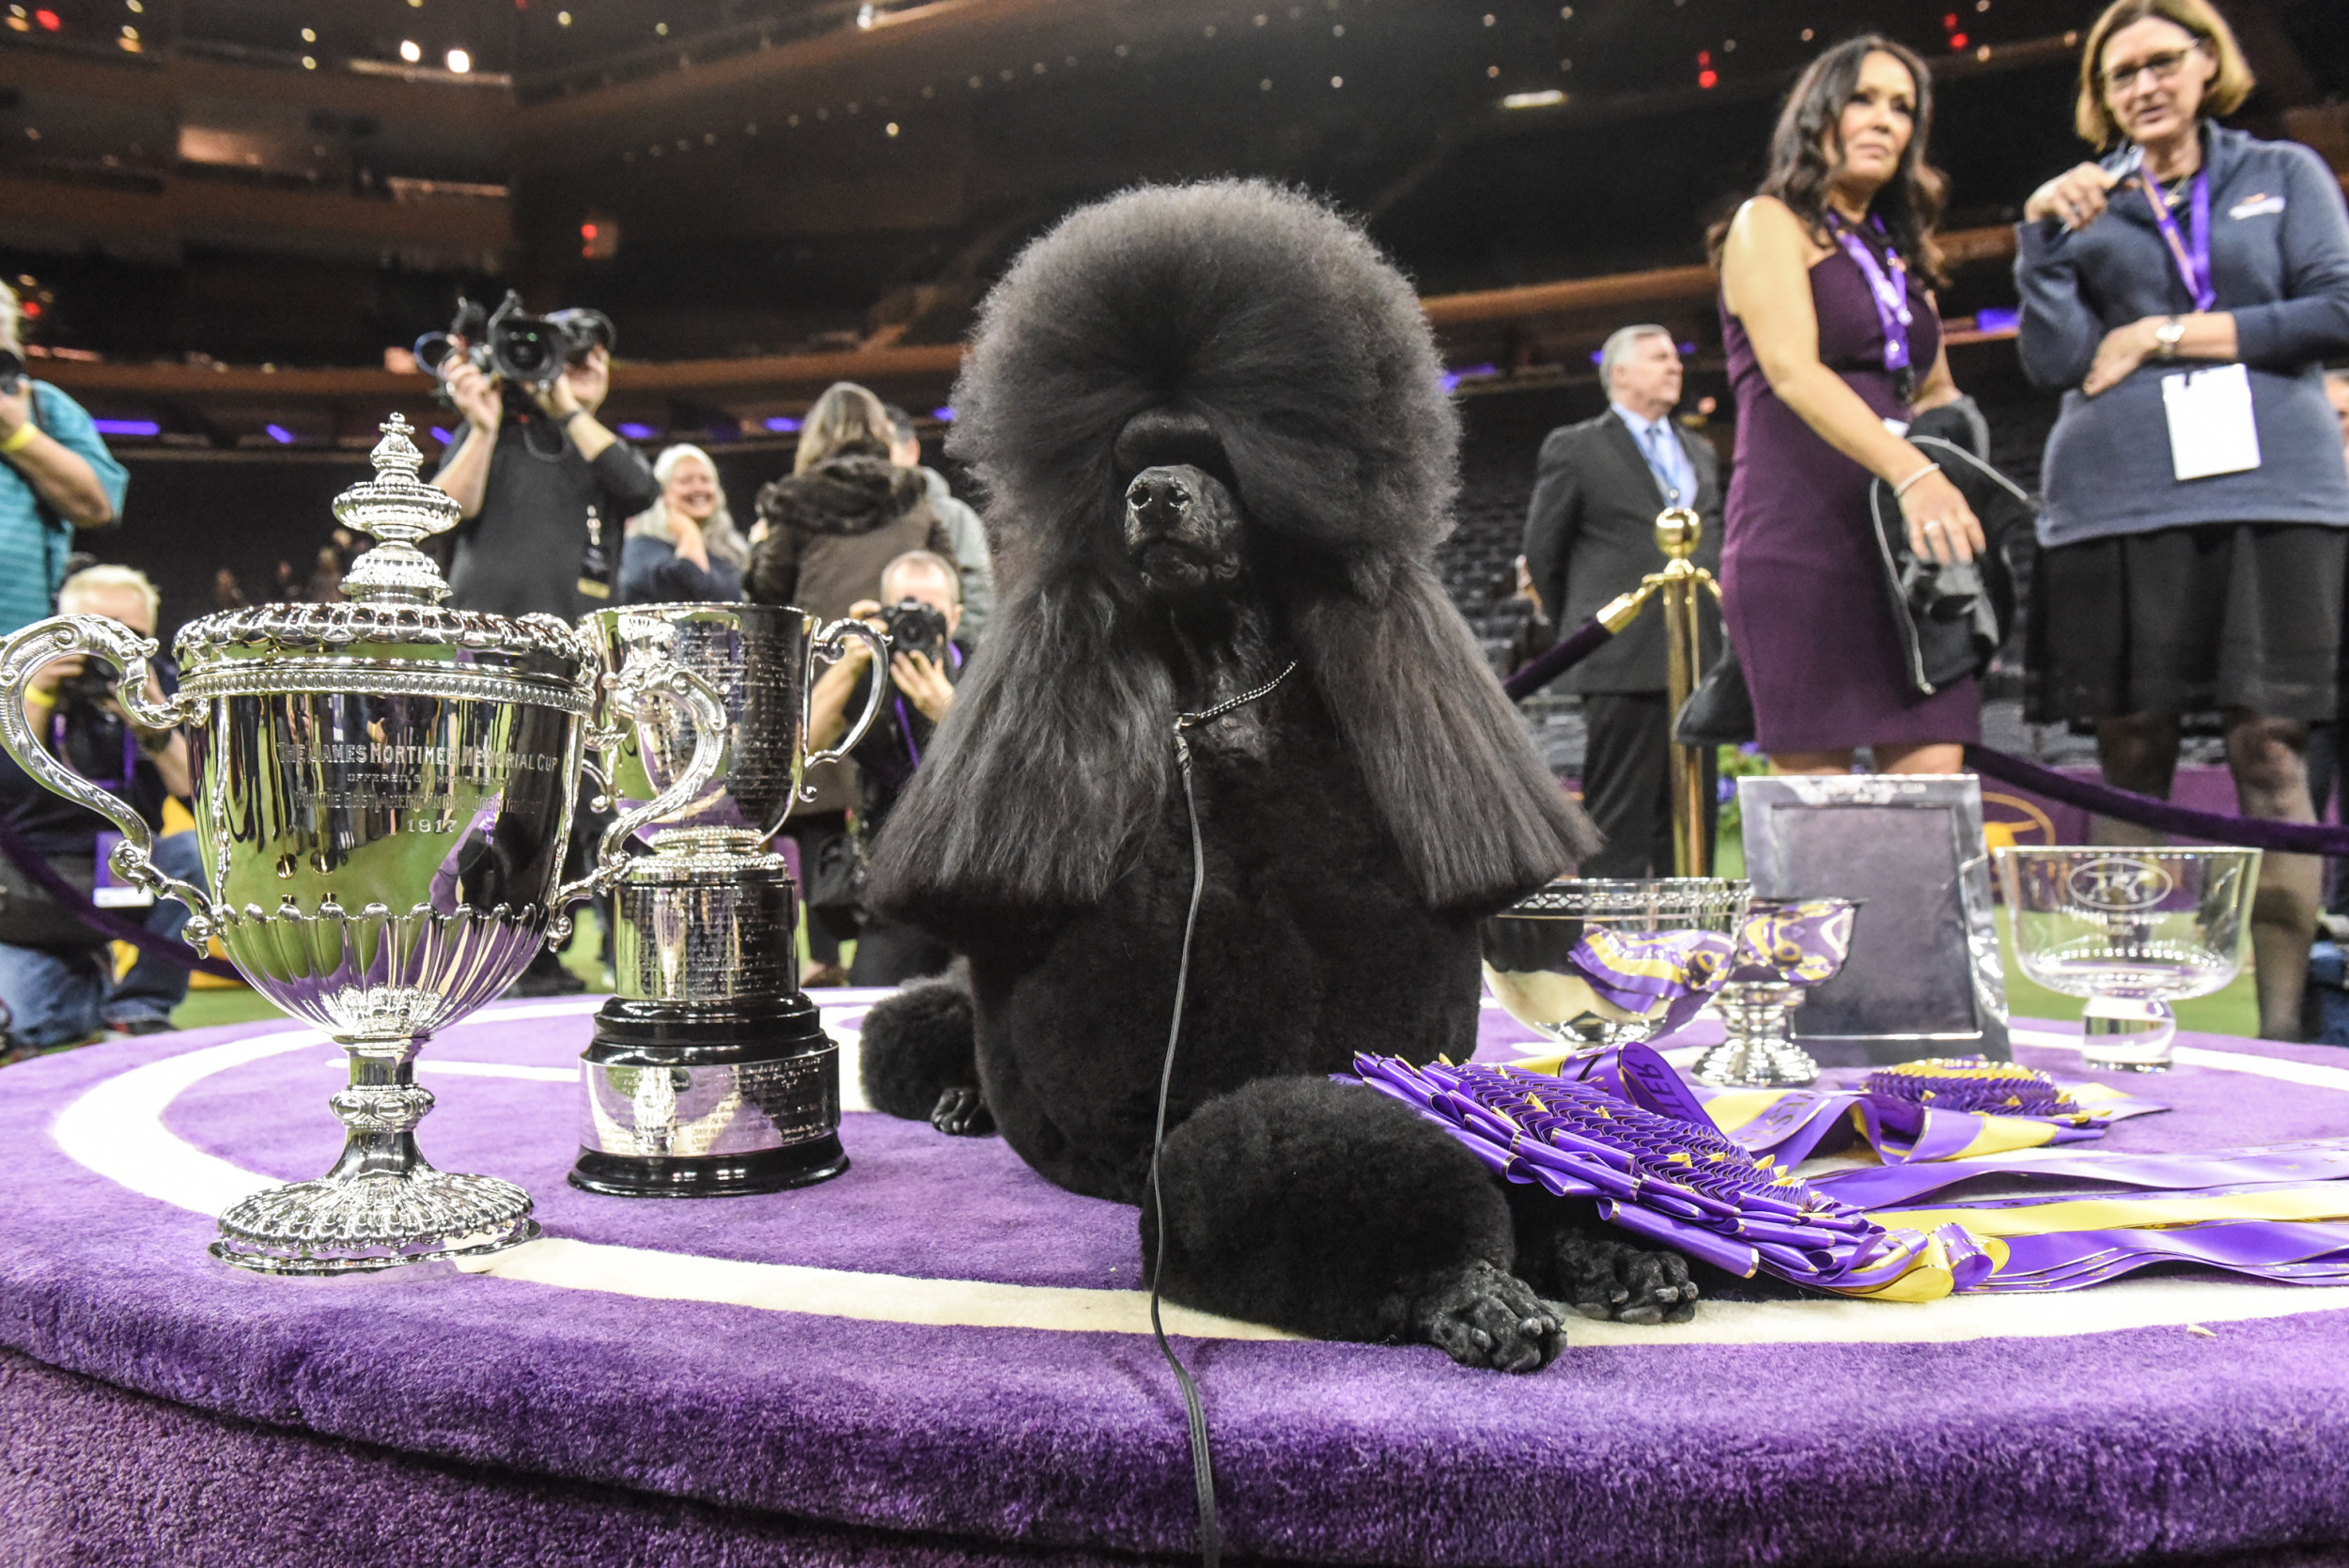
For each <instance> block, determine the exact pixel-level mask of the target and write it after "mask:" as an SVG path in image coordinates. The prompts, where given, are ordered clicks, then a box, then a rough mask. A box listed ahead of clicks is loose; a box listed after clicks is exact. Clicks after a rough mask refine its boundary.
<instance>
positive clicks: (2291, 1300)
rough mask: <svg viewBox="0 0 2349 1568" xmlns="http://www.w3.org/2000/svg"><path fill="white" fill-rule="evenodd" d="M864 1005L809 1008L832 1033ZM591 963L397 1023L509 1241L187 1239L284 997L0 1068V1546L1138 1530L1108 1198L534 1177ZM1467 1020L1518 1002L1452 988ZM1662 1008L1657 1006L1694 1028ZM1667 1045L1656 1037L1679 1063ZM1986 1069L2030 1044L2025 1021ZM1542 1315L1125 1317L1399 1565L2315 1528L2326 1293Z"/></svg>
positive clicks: (2051, 1546)
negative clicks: (531, 998)
mask: <svg viewBox="0 0 2349 1568" xmlns="http://www.w3.org/2000/svg"><path fill="white" fill-rule="evenodd" d="M870 996H871V994H870V993H825V994H823V996H822V998H821V1000H825V1001H828V1002H832V1001H837V1002H839V1003H840V1004H841V1005H837V1006H829V1007H828V1022H829V1023H830V1024H831V1025H832V1029H833V1031H834V1032H835V1034H836V1035H838V1036H839V1037H841V1038H842V1039H843V1040H844V1042H846V1043H848V1044H849V1045H853V1040H854V1028H855V1024H856V1022H857V1020H858V1019H859V1017H861V1016H862V1010H863V1009H862V1005H861V1004H862V1003H863V1002H866V1001H869V1000H870ZM594 1005H595V1001H594V999H570V1000H566V1001H553V1002H524V1003H513V1004H507V1005H504V1006H500V1007H494V1008H491V1009H489V1010H487V1011H485V1012H483V1013H481V1014H480V1015H477V1016H476V1017H474V1018H473V1019H472V1020H470V1021H469V1022H467V1023H466V1024H464V1025H461V1026H459V1028H456V1029H453V1030H450V1031H449V1032H446V1033H445V1034H443V1035H442V1036H441V1037H440V1038H439V1039H437V1040H435V1041H434V1042H433V1043H432V1044H431V1046H430V1047H429V1048H428V1050H427V1051H426V1052H425V1054H424V1056H423V1058H422V1059H421V1062H420V1066H419V1077H420V1079H421V1080H422V1081H423V1082H425V1083H426V1084H428V1086H430V1087H431V1088H432V1089H433V1091H434V1092H435V1094H438V1095H439V1096H440V1109H439V1110H437V1111H436V1112H435V1113H434V1114H433V1115H432V1116H431V1117H430V1118H429V1119H428V1121H427V1122H426V1123H425V1125H424V1127H423V1129H422V1135H421V1136H422V1141H423V1144H424V1147H425V1150H426V1153H427V1154H428V1157H431V1158H432V1159H433V1160H434V1161H435V1162H436V1163H438V1164H441V1165H443V1166H444V1167H446V1168H450V1169H455V1170H465V1171H478V1172H489V1173H491V1174H495V1175H500V1176H505V1177H508V1178H510V1179H512V1180H515V1181H519V1182H521V1183H522V1184H523V1185H524V1186H526V1187H527V1188H529V1189H530V1191H531V1192H532V1194H533V1195H534V1196H535V1197H536V1198H537V1203H538V1214H539V1218H540V1219H541V1220H542V1221H543V1222H544V1223H545V1226H546V1230H547V1237H548V1239H546V1240H545V1241H542V1242H539V1243H536V1244H534V1245H532V1246H529V1247H525V1248H521V1249H517V1250H514V1251H511V1252H508V1253H505V1254H501V1255H499V1256H498V1257H496V1258H493V1259H488V1260H481V1261H482V1263H484V1264H485V1265H487V1266H486V1267H480V1268H474V1269H470V1270H466V1271H460V1270H459V1268H457V1267H454V1266H451V1265H425V1266H419V1267H413V1268H408V1269H400V1270H394V1271H392V1272H390V1273H386V1274H379V1275H372V1276H364V1277H359V1278H353V1279H347V1280H335V1281H303V1280H280V1279H271V1278H262V1277H257V1276H252V1275H247V1274H242V1273H239V1272H236V1271H233V1270H231V1269H229V1268H226V1267H225V1266H223V1265H218V1264H216V1263H214V1262H213V1261H212V1260H211V1259H210V1258H209V1257H208V1256H207V1255H206V1254H205V1251H204V1247H205V1244H206V1243H207V1242H208V1241H209V1240H210V1236H211V1232H212V1227H211V1221H210V1218H209V1216H210V1213H211V1212H212V1211H213V1210H215V1209H217V1208H218V1207H219V1206H221V1205H222V1204H223V1203H226V1202H227V1201H228V1200H229V1199H231V1198H233V1197H235V1196H236V1195H238V1194H239V1193H241V1192H242V1191H246V1190H250V1189H251V1188H253V1187H254V1186H255V1185H257V1183H258V1182H259V1181H261V1180H263V1179H265V1178H266V1179H288V1178H303V1177H309V1176H314V1175H317V1174H318V1173H319V1172H322V1171H323V1170H325V1169H326V1167H327V1165H328V1164H329V1163H330V1162H331V1161H332V1159H333V1157H334V1153H335V1151H336V1149H337V1147H338V1146H339V1132H340V1129H339V1127H338V1126H337V1125H336V1124H335V1123H334V1120H333V1118H332V1117H331V1116H330V1115H329V1114H328V1112H327V1110H326V1106H325V1099H326V1096H327V1095H328V1094H330V1093H332V1091H333V1090H334V1088H335V1087H336V1085H337V1083H338V1081H339V1074H340V1071H341V1063H342V1057H341V1053H340V1052H339V1051H337V1050H335V1049H334V1048H332V1047H331V1046H329V1045H328V1044H327V1043H326V1042H325V1041H324V1040H323V1039H322V1038H320V1037H319V1036H318V1035H316V1034H314V1033H310V1032H306V1031H303V1030H300V1029H297V1028H295V1027H294V1026H292V1025H290V1024H286V1025H244V1026H238V1027H231V1028H224V1029H215V1030H209V1031H204V1032H194V1033H188V1034H179V1035H170V1036H163V1037H156V1038H149V1039H144V1040H138V1041H126V1042H122V1043H117V1044H111V1045H104V1046H99V1047H94V1048H89V1049H86V1050H81V1051H74V1052H70V1053H66V1054H64V1055H59V1056H53V1057H47V1058H42V1059H39V1060H36V1061H32V1062H28V1063H21V1064H19V1065H16V1066H12V1067H8V1068H6V1069H0V1139H4V1140H5V1147H6V1148H7V1149H8V1152H9V1160H8V1198H9V1202H8V1207H7V1216H8V1220H7V1224H6V1227H5V1230H0V1452H4V1453H5V1460H6V1467H7V1474H6V1476H5V1477H0V1562H5V1563H8V1564H17V1563H27V1564H30V1563H39V1564H53V1563H66V1564H81V1563H88V1564H105V1565H108V1568H133V1565H146V1564H158V1565H160V1564H170V1565H173V1568H210V1565H214V1564H220V1565H230V1564H233V1565H239V1568H243V1565H254V1568H258V1565H263V1564H333V1565H342V1564H350V1565H353V1568H356V1565H359V1564H366V1565H368V1568H381V1565H384V1564H397V1565H399V1568H434V1565H440V1564H459V1563H463V1564H487V1563H497V1564H504V1563H530V1564H573V1563H576V1564H590V1563H593V1564H599V1565H627V1568H655V1565H670V1564H675V1565H678V1568H685V1565H692V1568H738V1565H740V1568H748V1565H766V1564H819V1563H820V1564H836V1563H851V1564H863V1563H916V1564H937V1565H941V1568H944V1565H959V1564H978V1563H999V1562H1016V1563H1037V1564H1092V1563H1110V1562H1132V1561H1134V1560H1161V1559H1163V1560H1175V1559H1179V1558H1181V1557H1182V1556H1183V1555H1184V1554H1185V1552H1186V1549H1187V1548H1188V1546H1189V1545H1190V1541H1191V1536H1192V1530H1193V1527H1194V1514H1193V1507H1192V1498H1191V1477H1190V1463H1189V1455H1188V1452H1187V1450H1186V1446H1185V1440H1184V1427H1183V1417H1182V1406H1181V1403H1180V1400H1179V1397H1178V1395H1177V1393H1176V1390H1175V1385H1174V1383H1173V1381H1172V1379H1171V1377H1170V1376H1169V1374H1168V1373H1167V1371H1166V1369H1165V1367H1164V1365H1163V1364H1162V1363H1161V1362H1160V1361H1159V1358H1158V1354H1157V1351H1156V1350H1155V1348H1154V1347H1153V1345H1152V1343H1151V1342H1150V1339H1149V1337H1148V1335H1147V1332H1146V1324H1147V1318H1146V1313H1145V1312H1144V1308H1143V1302H1144V1299H1145V1298H1144V1297H1143V1296H1142V1295H1141V1294H1140V1293H1139V1292H1137V1291H1136V1290H1135V1288H1134V1287H1135V1284H1136V1276H1137V1272H1138V1268H1139V1265H1140V1261H1141V1260H1140V1255H1139V1243H1138V1240H1137V1236H1136V1219H1135V1215H1134V1213H1133V1211H1132V1210H1130V1209H1125V1208H1121V1207H1118V1206H1116V1205H1113V1204H1110V1203H1098V1202H1095V1201H1092V1200H1088V1199H1084V1198H1077V1197H1072V1196H1070V1195H1068V1194H1066V1193H1064V1192H1060V1191H1058V1190H1056V1189H1054V1188H1050V1187H1048V1186H1047V1185H1045V1183H1043V1182H1042V1181H1041V1180H1040V1179H1038V1178H1037V1177H1035V1176H1034V1174H1032V1173H1031V1172H1029V1171H1028V1170H1027V1169H1026V1168H1025V1167H1024V1166H1022V1165H1021V1164H1020V1163H1019V1161H1018V1160H1017V1159H1016V1158H1014V1157H1012V1155H1011V1154H1010V1153H1009V1151H1007V1150H1006V1149H1005V1148H1004V1147H1003V1144H1002V1143H1001V1142H1000V1141H997V1140H993V1139H986V1140H950V1139H947V1138H943V1137H941V1136H939V1135H938V1134H936V1133H933V1132H932V1131H931V1130H930V1129H929V1128H928V1127H927V1126H919V1125H912V1124H907V1123H901V1122H895V1121H892V1120H889V1119H887V1118H884V1117H880V1116H878V1115H874V1114H870V1113H864V1112H856V1111H852V1112H851V1113H850V1114H849V1115H848V1118H847V1125H846V1126H845V1128H844V1129H843V1140H844V1141H845V1142H846V1144H847V1145H848V1151H849V1154H850V1156H851V1157H852V1159H853V1161H854V1164H853V1166H852V1168H851V1169H850V1170H849V1171H848V1173H847V1174H846V1175H844V1176H842V1177H841V1178H839V1179H838V1180H836V1181H833V1182H831V1183H828V1184H826V1185H824V1186H820V1187H817V1188H810V1189H808V1190H804V1191H800V1192H791V1193H783V1194H777V1195H774V1196H770V1197H758V1198H740V1199H731V1200H722V1201H708V1202H682V1201H671V1202H630V1201H626V1200H618V1199H609V1198H597V1197H591V1196H589V1195H587V1194H584V1193H581V1192H578V1191H576V1190H574V1189H572V1188H569V1187H568V1186H567V1185H566V1184H565V1182H564V1179H563V1178H564V1173H565V1172H566V1171H567V1170H568V1167H569V1165H570V1161H571V1158H572V1156H573V1152H574V1145H575V1137H574V1129H575V1126H576V1121H577V1117H578V1114H579V1105H578V1094H579V1091H578V1087H577V1082H576V1077H575V1073H574V1070H573V1063H574V1061H575V1059H576V1056H577V1053H578V1052H579V1050H580V1049H581V1048H582V1047H583V1046H584V1045H585V1043H586V1040H587V1035H588V1031H589V1019H588V1014H589V1013H590V1012H591V1011H592V1009H593V1007H594ZM1486 1022H1487V1030H1486V1048H1485V1050H1484V1051H1483V1052H1481V1053H1480V1054H1483V1055H1487V1056H1492V1057H1506V1056H1508V1055H1512V1054H1517V1051H1515V1050H1513V1049H1512V1048H1511V1042H1512V1041H1515V1040H1518V1039H1521V1038H1522V1033H1521V1032H1519V1031H1517V1028H1516V1026H1515V1025H1513V1024H1510V1023H1509V1022H1508V1020H1507V1019H1506V1017H1504V1016H1503V1015H1501V1014H1500V1013H1499V1012H1497V1011H1488V1013H1487V1015H1486ZM1691 1038H1693V1035H1692V1036H1689V1037H1684V1039H1691ZM2181 1044H2182V1046H2183V1049H2182V1050H2181V1051H2180V1057H2181V1062H2182V1065H2181V1066H2180V1068H2179V1070H2178V1071H2176V1072H2175V1073H2173V1074H2171V1075H2170V1076H2169V1077H2168V1078H2166V1079H2155V1080H2135V1081H2133V1082H2132V1083H2131V1084H2130V1085H2129V1087H2131V1088H2135V1089H2139V1090H2140V1091H2142V1090H2147V1089H2151V1090H2152V1092H2153V1093H2155V1096H2156V1097H2158V1098H2160V1099H2162V1100H2164V1101H2166V1102H2168V1103H2170V1104H2171V1105H2172V1106H2173V1107H2175V1109H2174V1110H2172V1111H2170V1113H2168V1114H2166V1115H2158V1116H2146V1117H2142V1118H2139V1119H2138V1120H2135V1121H2130V1122H2125V1123H2123V1124H2120V1125H2118V1126H2115V1127H2114V1128H2113V1130H2112V1132H2111V1134H2110V1135H2109V1137H2108V1139H2107V1140H2106V1141H2105V1143H2104V1145H2103V1146H2104V1147H2107V1148H2111V1149H2123V1150H2140V1151H2156V1150H2196V1149H2217V1148H2222V1147H2229V1146H2236V1145H2243V1144H2250V1143H2260V1142H2270V1141H2284V1140H2290V1139H2300V1138H2310V1137H2331V1136H2341V1135H2342V1134H2344V1133H2349V1054H2345V1053H2342V1052H2340V1051H2336V1050H2328V1049H2326V1048H2294V1047H2284V1046H2273V1045H2265V1044H2261V1043H2257V1042H2248V1041H2237V1040H2219V1039H2215V1038H2211V1037H2207V1036H2201V1037H2197V1036H2182V1037H2181ZM1674 1054H1675V1059H1677V1060H1686V1058H1685V1057H1680V1056H1678V1054H1677V1053H1674ZM2018 1054H2019V1055H2020V1056H2021V1057H2022V1059H2023V1060H2025V1061H2026V1062H2028V1063H2031V1064H2033V1065H2037V1066H2042V1067H2046V1068H2050V1069H2054V1070H2057V1071H2060V1072H2064V1073H2066V1074H2068V1075H2071V1076H2077V1075H2078V1073H2079V1071H2080V1066H2079V1059H2078V1054H2077V1048H2071V1047H2069V1045H2068V1043H2067V1037H2066V1036H2065V1035H2064V1034H2062V1033H2061V1032H2058V1031H2054V1030H2047V1029H2028V1030H2025V1031H2022V1032H2021V1033H2020V1036H2019V1046H2018ZM1748 1294H1749V1295H1751V1296H1755V1297H1757V1298H1754V1299H1746V1300H1735V1299H1708V1300H1706V1301H1705V1302H1704V1303H1703V1306H1702V1307H1701V1309H1700V1312H1699V1313H1698V1317H1697V1320H1696V1322H1694V1323H1692V1324H1688V1325H1685V1326H1681V1327H1669V1326H1665V1327H1646V1328H1642V1327H1630V1326H1623V1325H1600V1324H1589V1323H1585V1322H1582V1321H1581V1320H1579V1319H1577V1320H1574V1321H1573V1322H1572V1324H1571V1327H1570V1336H1571V1339H1572V1341H1573V1343H1572V1345H1571V1347H1570V1348H1569V1349H1568V1350H1567V1351H1566V1352H1565V1354H1564V1355H1563V1357H1562V1358H1560V1359H1559V1361H1558V1362H1557V1363H1556V1364H1554V1365H1553V1366H1551V1367H1550V1368H1548V1370H1547V1371H1545V1372H1543V1373H1540V1374H1535V1375H1532V1376H1529V1377H1508V1376H1502V1375H1499V1374H1490V1373H1479V1372H1470V1371H1467V1370H1464V1369H1462V1368H1459V1367H1456V1366H1455V1365H1454V1364H1453V1363H1452V1362H1451V1361H1450V1360H1449V1359H1447V1358H1445V1357H1444V1356H1443V1355H1442V1354H1441V1353H1439V1352H1438V1351H1436V1350H1433V1349H1428V1348H1422V1347H1389V1346H1369V1345H1350V1344H1321V1343H1304V1342H1299V1341H1296V1340H1292V1339H1287V1338H1284V1337H1282V1336H1279V1335H1275V1334H1272V1333H1270V1332H1269V1331H1268V1330H1265V1329H1261V1328H1254V1327H1250V1326H1247V1325H1239V1324H1229V1323H1222V1322H1219V1321H1217V1320H1213V1319H1207V1318H1204V1317H1201V1316H1198V1315H1196V1314H1189V1313H1182V1312H1175V1313H1172V1314H1170V1324H1169V1327H1170V1328H1171V1329H1173V1330H1175V1332H1176V1334H1177V1336H1178V1337H1177V1343H1178V1346H1179V1348H1180V1349H1181V1351H1182V1353H1183V1355H1184V1357H1185V1358H1186V1359H1187V1360H1188V1361H1189V1362H1190V1365H1191V1367H1192V1368H1193V1369H1194V1370H1195V1371H1196V1373H1197V1374H1198V1377H1199V1381H1200V1384H1201V1386H1202V1389H1204V1392H1205V1396H1206V1407H1207V1412H1208V1416H1209V1419H1210V1421H1211V1422H1212V1425H1213V1431H1214V1445H1215V1461H1216V1472H1217V1485H1218V1493H1219V1497H1220V1499H1221V1505H1222V1517H1223V1524H1224V1529H1225V1532H1226V1540H1227V1543H1228V1545H1229V1546H1230V1548H1231V1550H1232V1552H1233V1554H1234V1555H1235V1556H1237V1557H1239V1558H1243V1559H1260V1560H1276V1561H1297V1562H1337V1563H1408V1564H1420V1563H1427V1564H1439V1563H1440V1564H1454V1563H1457V1564H1512V1565H1514V1564H1559V1565H1564V1564H1575V1565H1578V1568H1581V1565H1614V1564H1623V1565H1632V1564H1673V1565H1698V1564H1748V1563H1751V1564H1762V1563H1771V1564H1778V1563H1820V1564H1829V1563H1832V1564H1861V1563H1865V1564H1870V1565H1875V1568H1886V1565H1893V1564H1928V1563H1930V1564H2022V1563H2046V1564H2054V1563H2067V1564H2069V1563H2082V1564H2090V1563H2120V1562H2125V1561H2162V1562H2200V1563H2209V1564H2217V1563H2244V1564H2248V1563H2254V1562H2257V1563H2265V1564H2290V1563H2316V1562H2335V1561H2341V1560H2349V1289H2334V1290H2320V1289H2293V1288H2290V1287H2284V1286H2273V1285H2260V1284H2250V1283H2241V1282H2233V1281H2225V1280H2222V1279H2219V1278H2217V1277H2215V1276H2204V1275H2197V1274H2191V1273H2170V1274H2168V1275H2165V1276H2162V1277H2159V1278H2137V1279H2132V1280H2128V1281H2122V1282H2119V1283H2116V1284H2113V1285H2109V1286H2105V1287H2101V1288H2098V1289H2094V1290H2089V1291H2082V1292H2077V1293H2075V1294H2071V1295H2065V1296H2019V1297H1999V1296H1976V1297H1963V1298H1952V1299H1949V1300H1944V1301H1938V1302H1932V1303H1928V1304H1925V1305H1921V1306H1905V1305H1894V1304H1889V1303H1882V1302H1871V1301H1851V1300H1830V1299H1812V1298H1797V1297H1794V1296H1790V1295H1789V1294H1787V1293H1786V1292H1784V1291H1781V1292H1779V1293H1778V1294H1777V1295H1776V1296H1775V1297H1774V1298H1763V1297H1766V1296H1767V1294H1768V1293H1766V1292H1760V1291H1755V1292H1750V1293H1748Z"/></svg>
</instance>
